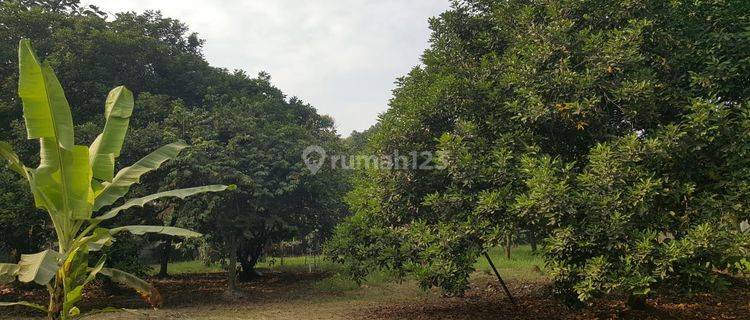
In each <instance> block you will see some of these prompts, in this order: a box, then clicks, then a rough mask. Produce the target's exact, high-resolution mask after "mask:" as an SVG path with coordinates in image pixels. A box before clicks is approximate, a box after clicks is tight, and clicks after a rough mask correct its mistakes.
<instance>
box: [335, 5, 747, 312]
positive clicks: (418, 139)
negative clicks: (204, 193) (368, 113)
mask: <svg viewBox="0 0 750 320" xmlns="http://www.w3.org/2000/svg"><path fill="white" fill-rule="evenodd" d="M749 5H750V4H748V2H747V1H739V0H736V1H700V2H684V1H672V2H664V1H636V2H633V1H624V2H623V1H572V0H555V1H480V0H465V1H457V2H455V3H454V4H453V6H452V8H451V9H450V10H448V11H446V12H444V13H443V14H441V15H440V16H439V17H437V18H435V19H433V20H431V22H430V27H431V29H432V31H433V34H432V39H431V45H430V48H429V49H428V50H426V51H425V53H424V55H423V58H422V62H423V65H424V66H423V67H417V68H414V69H413V70H412V71H411V72H410V73H409V74H408V75H406V76H405V77H403V78H401V79H399V81H398V87H397V89H396V90H394V97H393V99H392V100H391V103H390V109H389V110H388V111H387V112H386V113H385V114H383V115H382V116H381V117H380V121H379V123H378V124H377V130H376V132H375V133H374V134H373V136H372V138H371V139H370V143H369V145H368V150H371V151H372V152H374V153H376V154H377V155H385V154H391V153H393V152H394V151H399V152H400V153H401V154H406V153H408V152H410V151H418V152H422V151H430V152H433V153H440V156H439V164H441V165H442V166H443V167H444V168H445V170H434V171H425V170H381V171H366V172H362V173H361V176H362V178H361V179H356V180H355V185H354V190H353V191H352V192H351V193H350V194H349V196H348V198H347V202H348V204H349V205H350V209H351V210H352V211H353V212H354V214H355V217H354V218H351V219H349V220H347V222H346V223H345V224H344V225H343V226H342V227H340V228H339V229H337V232H336V233H335V236H334V238H333V239H334V241H332V242H330V243H329V249H328V252H329V254H330V255H331V256H332V258H333V259H334V260H336V261H342V262H345V263H347V264H348V265H349V266H348V267H347V269H350V270H351V271H352V272H353V273H355V275H356V276H357V277H360V278H361V277H362V276H363V274H365V273H366V272H367V271H369V270H372V269H373V268H372V267H373V266H377V267H380V268H395V269H398V270H400V271H402V272H408V273H412V274H414V275H417V277H418V278H419V279H420V280H422V284H423V285H425V286H440V287H442V288H444V289H446V290H447V291H449V292H451V293H453V292H460V291H461V290H463V289H464V288H465V287H466V283H467V280H466V279H467V278H468V275H469V272H470V271H471V268H469V267H468V266H469V265H470V264H471V263H473V260H472V259H470V258H471V257H472V256H476V255H479V254H481V253H482V252H483V251H486V250H487V249H488V248H491V247H495V246H497V245H498V244H499V242H500V241H501V239H510V240H512V239H514V238H516V237H517V235H518V234H519V233H523V234H525V235H526V236H527V237H529V236H531V235H536V236H537V237H538V238H541V237H545V236H548V237H549V239H548V241H547V242H546V254H545V257H546V259H547V263H548V264H549V266H548V269H549V270H550V272H551V275H552V276H553V278H554V279H555V281H556V284H557V285H558V288H559V289H560V292H564V293H566V296H567V297H572V299H570V300H569V301H570V302H574V301H580V300H588V299H590V298H591V297H593V296H595V295H596V294H599V293H601V292H608V291H612V290H617V291H621V292H626V293H629V294H635V295H644V294H647V293H648V292H649V291H650V290H654V289H656V288H658V287H659V286H660V285H662V284H666V283H669V282H670V281H672V280H675V281H676V282H678V283H679V282H680V281H683V280H684V281H685V282H686V283H683V287H684V288H685V289H690V288H696V286H694V285H695V284H698V287H700V286H704V285H701V284H699V283H698V282H701V281H702V280H707V281H708V282H712V281H713V280H711V279H712V278H715V277H714V276H712V275H713V273H712V270H713V269H719V270H724V269H727V270H729V269H731V268H736V267H731V268H730V266H740V265H744V264H746V263H743V261H747V259H746V257H747V244H746V242H745V241H746V239H745V237H746V236H745V235H742V234H739V233H738V231H737V226H738V225H739V221H743V220H744V219H747V206H746V204H747V203H749V202H748V199H747V195H748V194H749V193H748V190H749V189H748V186H747V181H748V175H747V173H748V169H747V168H748V164H747V159H748V157H747V147H748V145H747V141H750V140H748V136H747V134H748V131H747V128H748V126H747V110H746V109H747V106H746V105H747V104H746V102H745V101H746V100H747V99H748V98H749V97H750V91H748V87H747V86H744V85H742V84H746V83H748V82H749V81H750V79H749V78H748V76H749V75H750V72H749V71H750V59H748V56H747V52H750V38H748V33H747V30H746V28H747V17H746V13H747V12H748V10H750V7H749ZM702 228H708V229H710V230H712V237H716V238H712V239H711V241H712V242H713V243H716V245H717V246H716V247H705V246H697V247H695V246H694V245H695V244H694V243H693V242H694V240H693V239H699V237H697V234H696V232H698V230H702ZM379 235H389V237H392V238H393V239H396V240H392V239H391V238H386V239H381V238H383V237H381V236H379ZM688 235H691V236H688ZM664 239H671V240H669V241H666V240H664ZM370 240H378V241H383V243H379V242H374V241H370ZM394 243H397V244H398V245H399V246H398V248H399V249H398V250H394V249H393V248H394V247H397V246H395V245H394ZM668 243H674V244H668ZM678 244H679V245H678ZM400 245H403V246H404V248H401V247H400ZM347 246H353V247H354V248H356V249H353V248H348V247H347ZM669 246H676V247H675V248H673V249H670V250H667V248H668V247H669ZM677 248H684V249H679V250H678V249H677ZM743 248H744V249H743ZM691 249H695V250H696V251H692V252H691V251H690V250H691ZM683 250H684V251H683ZM667 252H669V253H667ZM688 252H690V253H688ZM719 252H721V253H722V254H727V253H728V252H731V254H729V255H727V256H726V257H727V260H728V261H718V260H716V259H715V258H714V257H715V256H714V255H713V254H715V253H719ZM678 256H679V257H680V258H677V257H678ZM743 256H744V258H745V260H743V259H742V258H741V257H743ZM667 257H671V258H667ZM683 259H684V260H683ZM672 260H674V262H675V263H676V261H683V262H682V263H685V264H690V263H693V264H694V266H695V267H692V268H684V267H683V268H677V267H676V266H673V265H672V262H668V261H672ZM687 261H691V262H687ZM670 266H671V267H672V269H674V270H673V271H663V272H662V271H660V272H656V270H669V267H670ZM680 270H691V271H687V272H688V273H690V274H692V276H689V277H688V278H685V277H684V275H680V272H681V271H680ZM676 279H683V280H676ZM685 279H690V280H689V281H688V280H685ZM699 279H700V280H699ZM571 293H572V295H571Z"/></svg>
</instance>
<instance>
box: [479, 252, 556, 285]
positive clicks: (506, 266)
mask: <svg viewBox="0 0 750 320" xmlns="http://www.w3.org/2000/svg"><path fill="white" fill-rule="evenodd" d="M489 254H490V258H492V262H493V263H494V264H495V268H497V271H498V272H499V273H500V275H501V276H502V277H503V278H508V279H519V280H535V279H538V278H541V277H543V276H544V274H543V273H544V259H543V258H542V255H541V252H539V253H532V252H531V247H530V246H528V245H521V246H518V247H516V248H513V249H511V253H510V260H508V259H507V258H505V252H504V250H503V248H499V247H498V248H492V249H490V251H489ZM474 267H475V268H476V269H477V271H480V272H483V273H486V274H492V268H490V264H489V263H488V262H487V259H485V258H484V257H479V259H478V260H477V262H476V263H475V264H474ZM534 267H537V268H538V270H535V269H536V268H534Z"/></svg>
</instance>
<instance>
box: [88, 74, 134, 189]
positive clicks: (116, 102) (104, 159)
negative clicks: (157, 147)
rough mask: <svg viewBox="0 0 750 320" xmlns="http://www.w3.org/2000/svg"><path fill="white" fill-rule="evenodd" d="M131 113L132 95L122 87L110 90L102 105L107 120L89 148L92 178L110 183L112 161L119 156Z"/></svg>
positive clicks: (112, 172)
mask: <svg viewBox="0 0 750 320" xmlns="http://www.w3.org/2000/svg"><path fill="white" fill-rule="evenodd" d="M132 113H133V93H132V92H130V90H128V89H127V88H125V87H123V86H119V87H117V88H114V89H112V91H110V92H109V95H107V102H106V104H105V105H104V117H105V118H106V119H107V121H106V123H105V124H104V131H102V133H101V134H100V135H99V136H98V137H97V138H96V140H94V143H92V144H91V147H90V148H89V151H90V155H89V156H90V157H91V166H92V168H93V171H94V178H97V179H99V180H102V181H112V178H113V176H114V170H115V161H114V160H115V159H116V158H117V157H119V156H120V151H121V150H122V143H123V141H124V140H125V134H126V133H127V131H128V123H129V122H130V115H131V114H132Z"/></svg>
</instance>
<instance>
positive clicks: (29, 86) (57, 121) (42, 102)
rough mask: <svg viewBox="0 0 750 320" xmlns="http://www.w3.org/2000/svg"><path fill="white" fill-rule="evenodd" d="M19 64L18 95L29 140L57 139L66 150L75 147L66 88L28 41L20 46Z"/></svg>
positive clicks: (22, 41) (23, 41) (22, 42)
mask: <svg viewBox="0 0 750 320" xmlns="http://www.w3.org/2000/svg"><path fill="white" fill-rule="evenodd" d="M18 64H19V77H18V95H19V96H20V97H21V100H23V117H24V120H25V121H26V131H27V134H28V137H29V139H36V138H54V139H55V140H56V141H57V143H59V145H60V146H62V147H63V148H71V147H73V117H72V116H71V114H70V106H69V105H68V101H67V100H66V99H65V94H64V93H63V90H62V86H60V82H59V81H58V80H57V77H55V74H54V73H53V72H52V68H50V67H49V65H47V64H46V63H42V62H40V61H39V58H37V56H36V54H35V53H34V50H33V49H32V48H31V42H30V41H29V40H28V39H24V40H21V42H20V43H19V47H18ZM55 147H56V146H55Z"/></svg>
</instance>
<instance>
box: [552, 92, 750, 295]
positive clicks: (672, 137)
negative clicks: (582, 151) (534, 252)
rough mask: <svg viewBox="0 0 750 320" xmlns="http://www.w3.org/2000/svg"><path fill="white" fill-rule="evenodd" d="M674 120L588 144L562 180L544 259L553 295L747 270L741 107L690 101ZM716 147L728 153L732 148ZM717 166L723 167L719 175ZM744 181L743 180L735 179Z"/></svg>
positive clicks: (705, 282)
mask: <svg viewBox="0 0 750 320" xmlns="http://www.w3.org/2000/svg"><path fill="white" fill-rule="evenodd" d="M690 109H691V110H692V112H691V113H690V114H688V115H686V116H685V120H684V121H682V122H680V123H679V124H678V125H676V126H667V127H665V128H664V129H663V130H660V131H657V132H656V133H655V134H654V135H653V137H651V138H646V137H638V136H637V135H629V136H625V137H623V138H620V139H618V140H614V141H612V142H610V143H607V144H601V145H598V146H596V147H595V148H593V149H592V150H591V153H590V154H589V161H588V165H587V166H586V167H585V168H584V170H583V172H581V173H579V174H576V175H575V177H574V178H573V179H572V180H571V181H570V182H569V183H571V184H572V186H573V187H572V192H570V193H568V194H551V195H554V196H557V197H562V198H561V199H564V200H561V201H559V202H560V203H567V204H568V205H569V207H568V208H567V209H565V210H563V212H568V214H565V215H561V216H559V223H556V224H554V226H555V227H556V228H557V229H556V230H555V232H554V234H553V236H552V237H551V238H550V240H549V245H548V247H547V252H546V255H547V259H548V261H549V262H550V270H551V274H552V277H553V279H555V281H556V282H557V284H558V289H559V291H560V292H561V293H564V294H567V295H572V294H575V295H576V296H577V297H578V299H579V300H581V301H587V300H589V299H591V298H592V297H593V296H595V295H596V294H598V293H602V292H609V291H612V290H618V291H622V292H626V293H629V294H632V295H646V294H648V293H649V292H650V291H652V290H653V289H655V288H659V287H660V285H666V284H670V285H671V287H672V288H674V289H677V290H681V291H693V290H705V289H717V288H721V287H722V286H726V285H727V284H728V283H726V281H724V280H723V279H722V278H721V277H720V276H719V275H717V274H716V273H715V271H716V270H720V271H727V272H730V273H746V272H747V271H748V270H747V269H746V266H745V265H744V263H743V261H745V260H746V258H747V256H748V252H747V246H748V244H749V243H748V234H747V233H746V232H742V231H740V230H739V221H742V220H744V219H746V217H747V215H746V208H745V207H744V202H742V201H737V200H738V199H744V197H746V196H747V193H745V191H743V190H742V189H741V188H739V189H738V188H725V186H730V185H734V184H736V183H739V184H744V183H745V182H746V181H748V179H749V178H750V176H748V175H747V170H746V169H745V168H746V166H747V165H748V163H747V161H748V160H747V159H745V158H740V157H736V156H737V154H736V153H737V152H739V153H740V155H742V154H743V153H744V152H746V151H744V150H745V148H746V146H743V145H745V144H746V141H743V142H740V141H742V140H740V139H741V137H742V136H745V135H746V134H747V131H746V130H747V128H746V121H747V114H748V104H747V103H744V104H710V103H703V102H696V103H695V104H693V106H692V107H691V108H690ZM717 150H726V151H728V150H733V152H735V154H731V153H725V152H723V151H722V152H719V151H717ZM717 172H726V174H725V175H722V174H717ZM741 181H745V182H741Z"/></svg>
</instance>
